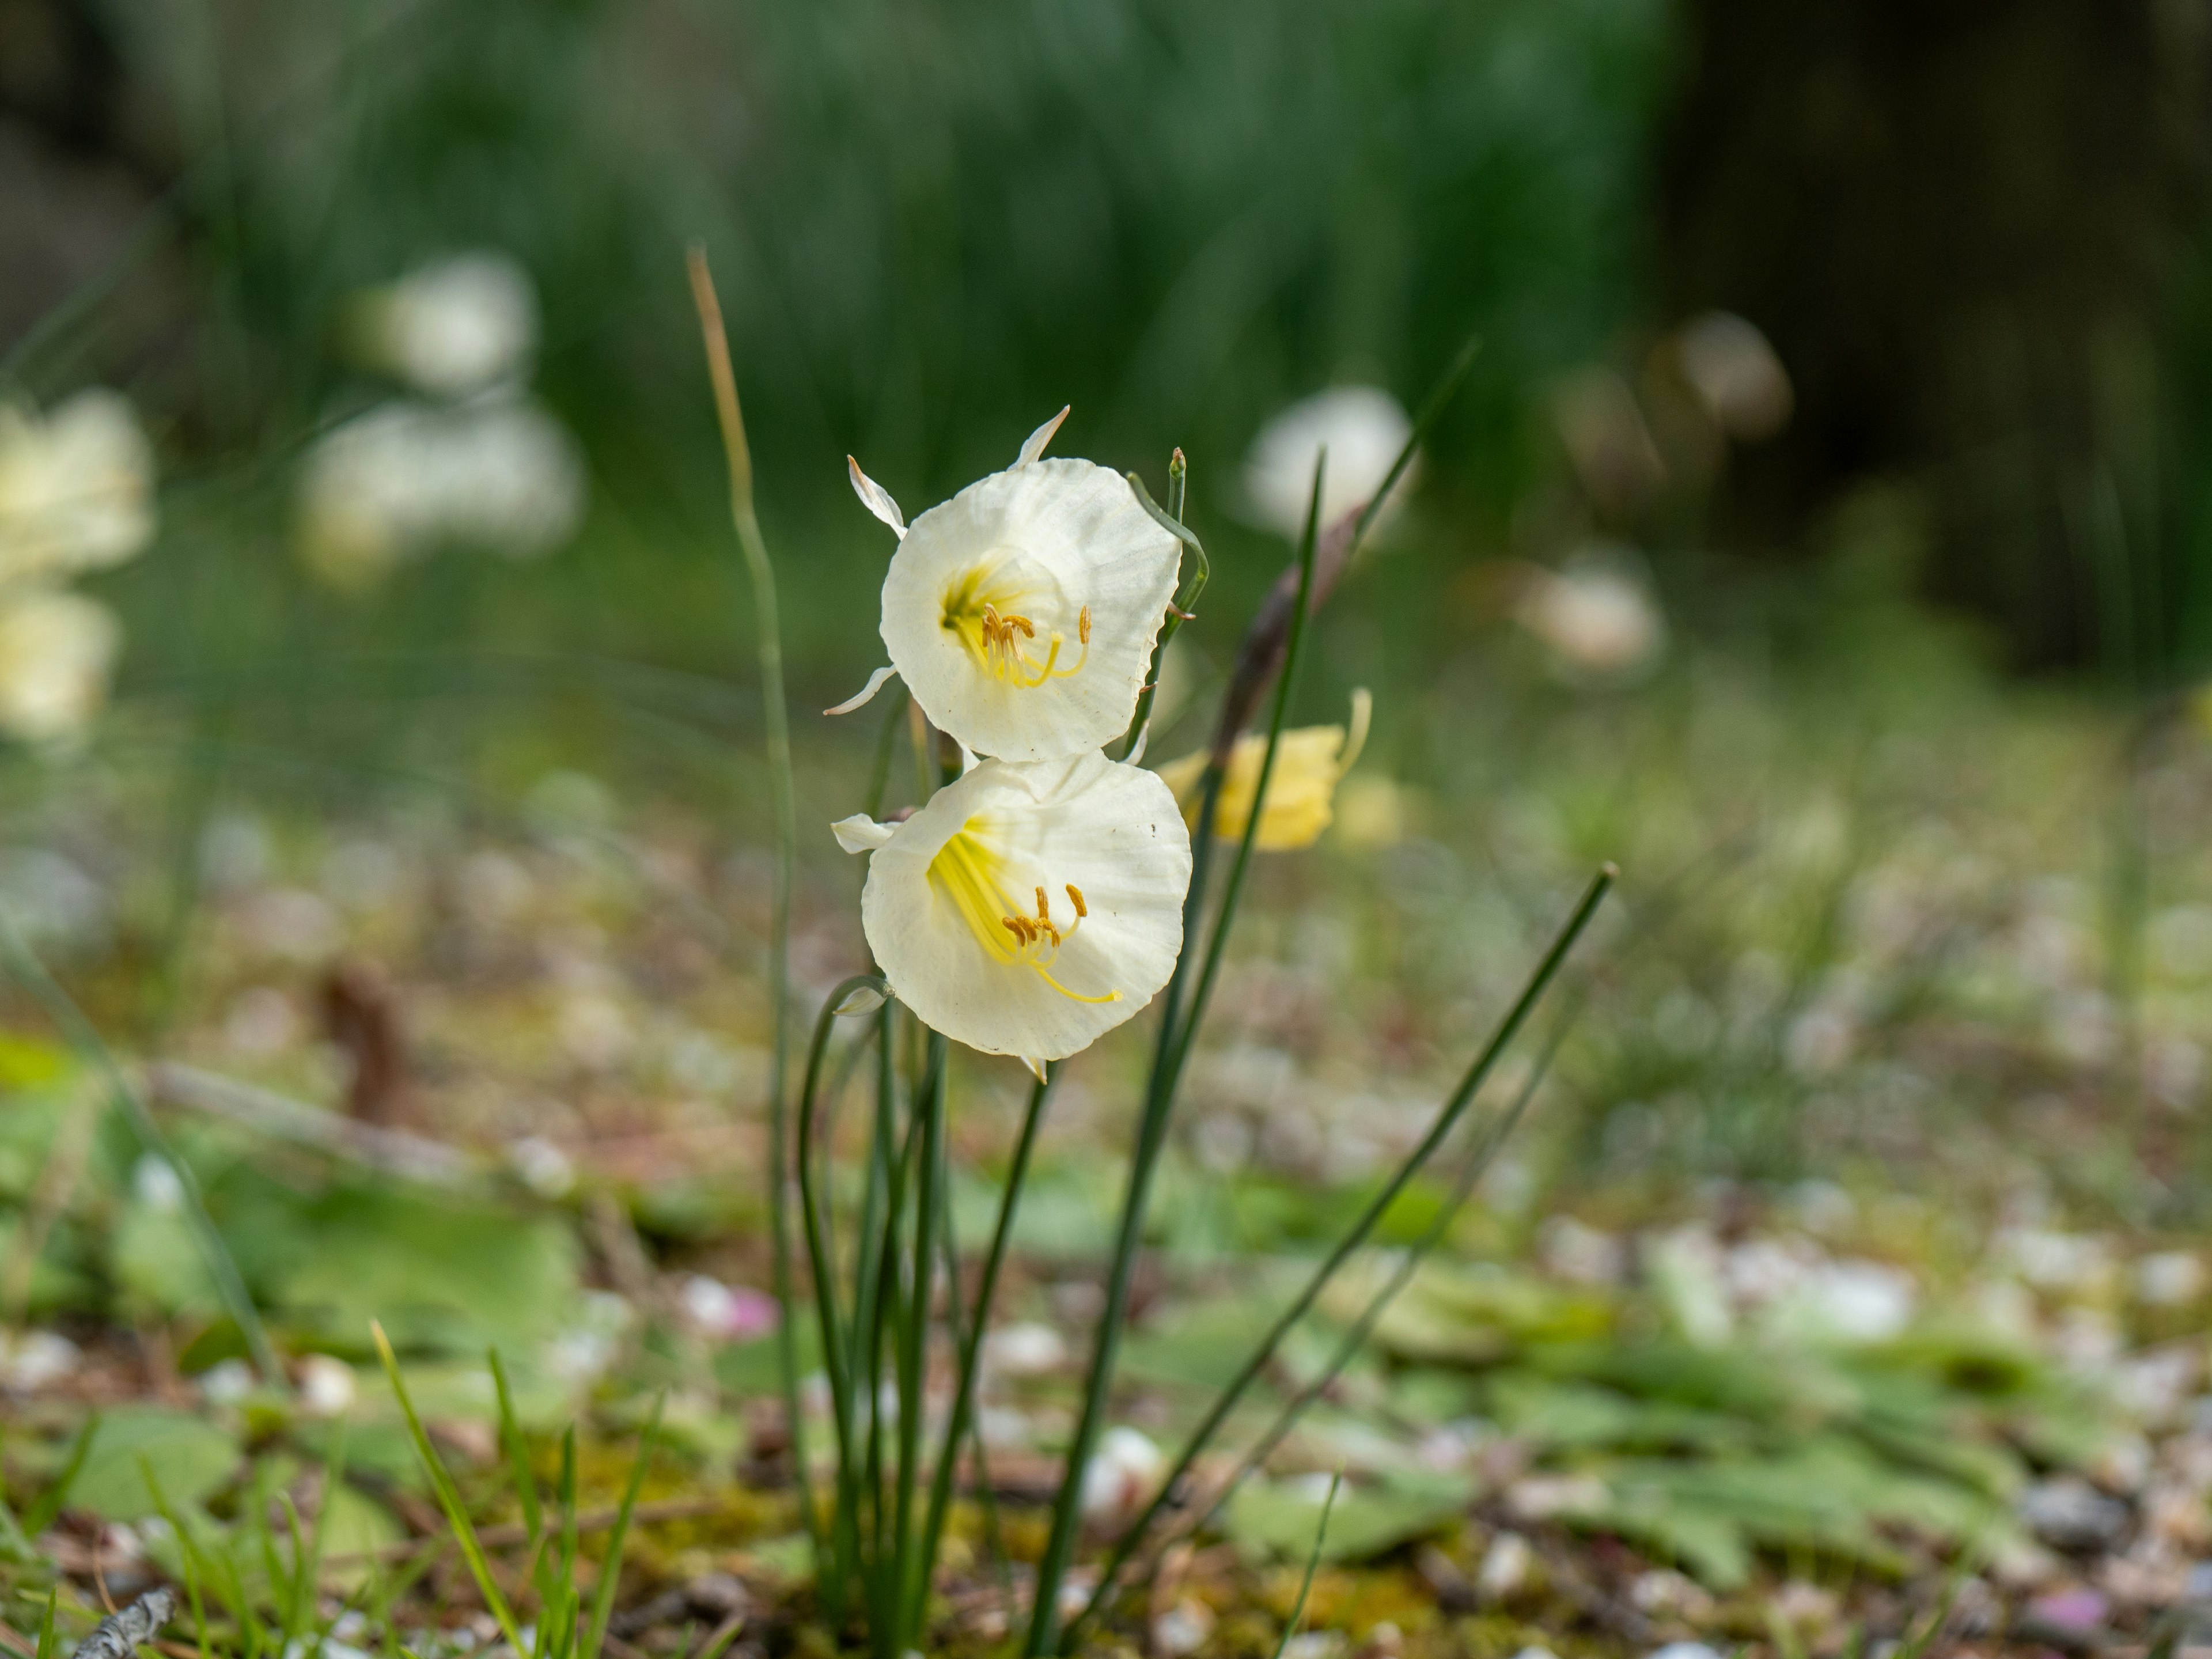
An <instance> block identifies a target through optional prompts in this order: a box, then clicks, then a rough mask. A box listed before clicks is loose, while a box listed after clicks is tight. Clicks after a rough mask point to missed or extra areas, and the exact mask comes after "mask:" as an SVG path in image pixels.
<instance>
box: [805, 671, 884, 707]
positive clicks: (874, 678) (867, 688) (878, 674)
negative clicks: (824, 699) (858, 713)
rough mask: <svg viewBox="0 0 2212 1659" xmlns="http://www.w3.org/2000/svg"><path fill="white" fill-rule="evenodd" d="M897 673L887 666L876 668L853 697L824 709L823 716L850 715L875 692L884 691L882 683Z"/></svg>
mask: <svg viewBox="0 0 2212 1659" xmlns="http://www.w3.org/2000/svg"><path fill="white" fill-rule="evenodd" d="M897 672H898V670H897V669H896V668H891V667H888V666H886V667H883V668H878V670H876V671H875V672H874V673H872V674H871V675H869V676H868V683H867V684H866V685H864V686H862V687H861V688H860V690H859V691H858V692H857V693H856V694H855V695H854V696H849V697H848V698H846V699H845V701H844V702H841V703H839V704H838V705H837V706H836V708H825V709H823V711H822V712H823V714H851V713H852V712H853V711H854V709H855V708H860V705H861V704H863V703H865V702H867V700H868V699H869V698H871V697H872V696H875V695H876V693H877V692H878V691H880V690H883V689H884V682H885V681H886V680H888V679H890V677H891V676H892V675H894V674H896V673H897Z"/></svg>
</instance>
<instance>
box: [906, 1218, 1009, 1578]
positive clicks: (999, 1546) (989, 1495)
mask: <svg viewBox="0 0 2212 1659" xmlns="http://www.w3.org/2000/svg"><path fill="white" fill-rule="evenodd" d="M946 1178H947V1179H948V1180H949V1179H950V1178H951V1177H950V1176H947V1177H946ZM940 1242H941V1243H942V1246H943V1249H944V1252H945V1317H946V1319H947V1321H948V1322H950V1324H951V1328H952V1334H953V1340H954V1343H955V1346H956V1349H957V1344H958V1340H959V1336H960V1333H961V1332H962V1331H963V1330H965V1329H966V1328H968V1327H967V1322H968V1316H967V1314H966V1313H965V1312H964V1311H963V1310H962V1307H961V1304H960V1298H961V1297H962V1296H963V1294H964V1293H965V1292H964V1291H963V1281H962V1279H961V1274H960V1242H959V1240H958V1239H957V1238H955V1237H953V1236H952V1206H951V1205H950V1204H947V1205H946V1206H945V1231H944V1233H943V1234H942V1235H941V1240H940ZM948 1443H949V1442H948ZM968 1455H969V1457H971V1458H973V1459H974V1460H975V1498H976V1507H977V1508H978V1509H980V1510H982V1512H983V1546H984V1547H985V1548H986V1549H987V1550H988V1551H989V1552H990V1555H991V1564H992V1565H993V1566H994V1567H996V1568H997V1569H998V1577H999V1588H1000V1589H1002V1590H1005V1591H1006V1593H1007V1594H1008V1595H1012V1594H1013V1588H1014V1581H1013V1573H1012V1570H1011V1568H1010V1567H1009V1566H1008V1565H1007V1564H1008V1560H1009V1557H1008V1556H1007V1554H1006V1533H1005V1530H1004V1529H1003V1528H1001V1527H1000V1524H999V1499H998V1494H997V1493H996V1492H994V1491H993V1489H992V1486H991V1453H990V1448H989V1447H987V1446H986V1445H985V1444H984V1443H983V1425H981V1423H980V1422H979V1421H977V1420H976V1419H975V1415H974V1413H969V1419H968ZM924 1571H925V1572H926V1573H927V1575H928V1578H929V1582H931V1583H934V1582H935V1580H936V1576H937V1556H936V1554H935V1553H934V1551H933V1553H931V1554H930V1556H929V1557H928V1559H927V1565H926V1567H925V1568H924Z"/></svg>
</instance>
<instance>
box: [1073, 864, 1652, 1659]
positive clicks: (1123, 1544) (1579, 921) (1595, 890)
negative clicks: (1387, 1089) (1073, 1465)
mask: <svg viewBox="0 0 2212 1659" xmlns="http://www.w3.org/2000/svg"><path fill="white" fill-rule="evenodd" d="M1618 876H1619V872H1617V871H1616V870H1615V869H1614V868H1613V866H1611V865H1609V864H1608V865H1607V866H1604V867H1603V868H1601V870H1600V871H1599V872H1597V874H1596V875H1595V877H1593V878H1591V881H1590V884H1589V886H1588V887H1586V888H1584V889H1583V896H1582V898H1581V900H1580V902H1577V904H1576V906H1575V908H1574V911H1573V913H1572V914H1571V915H1570V916H1569V917H1568V919H1567V921H1566V924H1565V926H1564V927H1561V928H1560V930H1559V933H1558V934H1557V935H1556V936H1554V938H1553V940H1552V945H1551V948H1550V949H1549V950H1547V951H1546V952H1545V953H1544V957H1543V959H1542V960H1541V962H1539V963H1537V965H1536V968H1535V970H1534V972H1533V973H1531V974H1530V975H1529V976H1528V981H1527V982H1526V983H1525V984H1523V985H1522V988H1521V994H1520V995H1519V996H1518V997H1516V999H1515V1000H1514V1003H1513V1006H1512V1007H1511V1008H1510V1010H1508V1011H1507V1012H1506V1015H1505V1018H1504V1019H1503V1020H1501V1021H1500V1022H1499V1023H1498V1028H1497V1030H1494V1031H1493V1032H1492V1034H1491V1037H1490V1040H1489V1042H1486V1043H1485V1044H1484V1045H1483V1048H1482V1051H1481V1053H1480V1054H1477V1055H1476V1056H1475V1059H1474V1063H1473V1064H1472V1065H1470V1066H1468V1070H1467V1073H1466V1075H1465V1076H1463V1077H1462V1078H1461V1079H1460V1082H1459V1086H1458V1087H1457V1088H1455V1089H1454V1090H1453V1091H1452V1093H1451V1096H1450V1097H1449V1099H1447V1100H1446V1101H1445V1102H1444V1104H1443V1108H1442V1109H1440V1110H1439V1111H1438V1112H1437V1115H1436V1118H1435V1120H1434V1121H1432V1122H1431V1124H1430V1126H1429V1129H1428V1133H1426V1134H1425V1135H1423V1136H1422V1138H1421V1140H1420V1144H1419V1145H1418V1146H1415V1147H1414V1148H1413V1151H1412V1152H1409V1153H1407V1156H1406V1158H1405V1159H1404V1160H1403V1161H1402V1162H1401V1164H1399V1166H1398V1168H1397V1170H1396V1171H1395V1173H1394V1174H1393V1175H1392V1176H1391V1177H1390V1179H1389V1182H1386V1183H1384V1185H1383V1188H1382V1190H1380V1191H1379V1192H1377V1193H1376V1194H1375V1196H1374V1197H1373V1198H1372V1199H1370V1200H1369V1201H1368V1204H1367V1206H1366V1208H1365V1209H1364V1210H1363V1211H1362V1212H1360V1215H1359V1218H1358V1220H1357V1221H1355V1222H1354V1223H1353V1224H1352V1227H1351V1229H1350V1230H1349V1231H1347V1232H1346V1233H1345V1235H1344V1236H1343V1237H1341V1238H1340V1239H1339V1240H1338V1241H1337V1243H1336V1244H1335V1245H1334V1248H1332V1249H1331V1250H1330V1251H1329V1253H1328V1255H1327V1256H1326V1257H1324V1258H1323V1259H1322V1263H1321V1265H1320V1266H1319V1267H1316V1269H1315V1270H1314V1273H1313V1275H1312V1277H1310V1279H1307V1281H1306V1284H1305V1286H1304V1289H1303V1290H1301V1291H1299V1292H1298V1294H1297V1297H1295V1298H1294V1299H1293V1300H1292V1301H1291V1304H1290V1306H1289V1307H1287V1308H1286V1309H1285V1310H1283V1312H1282V1313H1281V1314H1279V1315H1278V1316H1276V1319H1275V1321H1274V1322H1273V1324H1272V1325H1270V1326H1269V1327H1268V1328H1267V1334H1266V1335H1264V1336H1263V1337H1261V1339H1260V1342H1259V1344H1258V1346H1256V1347H1255V1348H1254V1350H1253V1351H1252V1352H1251V1354H1250V1356H1249V1358H1246V1360H1245V1362H1244V1363H1243V1365H1241V1366H1240V1367H1239V1368H1238V1369H1237V1374H1236V1376H1233V1377H1232V1378H1231V1380H1230V1382H1229V1383H1228V1385H1227V1386H1226V1387H1225V1388H1224V1389H1222V1391H1221V1392H1220V1394H1219V1395H1217V1396H1216V1397H1215V1399H1214V1402H1213V1404H1212V1406H1211V1407H1209V1408H1208V1409H1207V1411H1206V1415H1205V1417H1204V1418H1202V1419H1200V1422H1199V1425H1198V1426H1197V1427H1196V1428H1194V1430H1192V1431H1191V1433H1190V1436H1189V1437H1188V1439H1187V1440H1186V1441H1185V1442H1184V1443H1183V1449H1182V1453H1181V1454H1180V1455H1178V1456H1177V1457H1176V1462H1175V1463H1174V1465H1173V1466H1172V1467H1171V1468H1170V1470H1169V1471H1168V1474H1167V1478H1166V1479H1165V1480H1163V1481H1162V1482H1161V1483H1160V1485H1159V1488H1158V1492H1156V1493H1155V1494H1154V1496H1153V1498H1152V1502H1151V1503H1149V1504H1146V1506H1145V1508H1144V1510H1142V1511H1141V1512H1140V1513H1139V1515H1138V1516H1137V1518H1136V1520H1135V1521H1133V1522H1131V1523H1130V1525H1129V1527H1128V1528H1127V1530H1126V1531H1124V1532H1123V1533H1122V1534H1121V1537H1120V1539H1118V1540H1117V1541H1115V1546H1114V1548H1113V1550H1112V1552H1111V1553H1109V1557H1108V1559H1107V1563H1106V1565H1105V1566H1104V1568H1103V1570H1102V1571H1101V1572H1100V1574H1099V1579H1098V1587H1097V1589H1095V1590H1093V1591H1092V1592H1091V1600H1090V1601H1089V1602H1088V1604H1086V1605H1085V1607H1084V1609H1083V1612H1082V1613H1080V1614H1079V1616H1078V1617H1077V1618H1076V1619H1075V1620H1074V1621H1073V1623H1071V1624H1070V1625H1069V1626H1068V1630H1067V1635H1068V1638H1069V1639H1071V1640H1072V1639H1073V1637H1074V1635H1075V1633H1076V1632H1078V1631H1079V1630H1080V1629H1081V1628H1082V1627H1083V1626H1084V1625H1085V1624H1086V1623H1087V1622H1088V1621H1089V1620H1091V1618H1092V1617H1094V1616H1095V1615H1096V1614H1097V1612H1098V1610H1099V1608H1100V1607H1102V1606H1103V1604H1104V1601H1105V1598H1106V1597H1107V1596H1108V1595H1109V1594H1111V1592H1112V1587H1113V1585H1114V1583H1115V1575H1116V1573H1118V1571H1120V1569H1121V1565H1123V1564H1124V1563H1125V1562H1127V1559H1129V1556H1130V1555H1131V1553H1133V1552H1134V1550H1135V1549H1136V1547H1137V1546H1138V1544H1139V1542H1140V1541H1142V1539H1143V1537H1144V1535H1145V1533H1146V1529H1147V1528H1150V1527H1151V1525H1152V1522H1153V1521H1154V1520H1155V1519H1157V1518H1158V1516H1159V1513H1160V1511H1161V1510H1162V1509H1164V1507H1165V1506H1166V1504H1167V1503H1168V1500H1169V1498H1170V1495H1171V1494H1173V1493H1174V1492H1176V1491H1177V1490H1178V1489H1179V1488H1180V1487H1181V1486H1182V1480H1183V1477H1184V1476H1185V1475H1187V1474H1189V1473H1190V1471H1191V1468H1192V1466H1193V1465H1194V1464H1195V1463H1196V1462H1198V1459H1199V1458H1200V1455H1202V1454H1203V1453H1204V1452H1205V1450H1206V1446H1207V1445H1208V1444H1209V1443H1211V1442H1212V1438H1213V1437H1214V1435H1215V1434H1216V1433H1218V1431H1219V1430H1220V1428H1221V1425H1222V1424H1224V1423H1225V1422H1226V1421H1227V1420H1228V1418H1229V1414H1230V1413H1231V1412H1232V1411H1234V1410H1235V1409H1236V1407H1237V1402H1238V1401H1241V1400H1242V1399H1243V1396H1244V1393H1245V1390H1246V1389H1249V1388H1250V1387H1251V1386H1252V1384H1253V1383H1254V1382H1255V1381H1256V1380H1257V1379H1258V1377H1259V1376H1260V1375H1261V1372H1263V1371H1264V1370H1266V1369H1267V1366H1268V1364H1270V1363H1271V1362H1272V1361H1273V1358H1274V1354H1275V1351H1276V1349H1277V1348H1278V1347H1279V1346H1281V1343H1282V1340H1283V1339H1284V1338H1285V1336H1287V1335H1288V1334H1290V1332H1291V1329H1292V1328H1294V1327H1295V1326H1296V1325H1297V1324H1298V1322H1300V1321H1301V1320H1303V1319H1304V1317H1305V1316H1306V1315H1307V1313H1308V1312H1309V1311H1310V1310H1311V1309H1312V1307H1313V1305H1314V1304H1315V1303H1316V1301H1318V1300H1319V1299H1320V1297H1321V1293H1322V1291H1323V1290H1324V1289H1326V1288H1327V1287H1328V1283H1329V1281H1330V1280H1331V1279H1334V1278H1335V1276H1336V1274H1337V1273H1338V1272H1339V1270H1340V1269H1341V1268H1342V1267H1343V1266H1344V1264H1345V1263H1346V1261H1349V1260H1350V1259H1351V1257H1352V1253H1353V1252H1354V1251H1355V1250H1357V1249H1359V1248H1360V1246H1361V1245H1363V1244H1364V1243H1366V1241H1367V1239H1368V1237H1369V1236H1370V1234H1372V1233H1373V1232H1374V1231H1375V1229H1376V1225H1378V1224H1379V1223H1380V1222H1381V1221H1382V1219H1383V1216H1384V1215H1385V1214H1387V1213H1388V1212H1389V1208H1390V1206H1392V1205H1393V1204H1394V1203H1395V1202H1396V1201H1397V1199H1398V1195H1399V1194H1401V1193H1402V1192H1404V1191H1405V1189H1406V1188H1407V1184H1408V1183H1409V1182H1412V1180H1413V1177H1414V1176H1417V1175H1418V1174H1419V1173H1420V1171H1421V1170H1422V1169H1423V1167H1424V1166H1425V1165H1426V1164H1427V1163H1428V1161H1429V1160H1430V1158H1433V1157H1434V1156H1435V1155H1436V1152H1437V1148H1438V1147H1439V1146H1442V1145H1443V1142H1444V1140H1445V1139H1446V1138H1447V1137H1448V1136H1449V1134H1450V1133H1451V1132H1452V1130H1453V1129H1454V1128H1455V1127H1457V1125H1458V1123H1459V1121H1460V1118H1461V1116H1462V1115H1463V1114H1464V1113H1465V1112H1466V1110H1467V1109H1468V1105H1469V1104H1470V1103H1472V1102H1473V1101H1474V1097H1475V1096H1476V1095H1477V1094H1478V1093H1479V1092H1480V1091H1481V1088H1482V1085H1483V1084H1484V1083H1485V1082H1486V1080H1487V1079H1489V1076H1490V1073H1491V1072H1492V1070H1493V1069H1494V1068H1495V1067H1496V1066H1497V1064H1498V1060H1500V1059H1501V1058H1502V1057H1503V1056H1504V1053H1505V1050H1506V1048H1508V1047H1509V1046H1510V1044H1511V1043H1512V1042H1513V1039H1514V1038H1515V1037H1516V1036H1518V1035H1519V1034H1520V1031H1521V1028H1522V1026H1523V1025H1524V1024H1527V1023H1528V1017H1529V1016H1530V1014H1532V1013H1533V1012H1534V1011H1535V1007H1536V1005H1537V1003H1538V1002H1540V1001H1541V1000H1542V999H1543V996H1544V993H1545V992H1546V991H1547V989H1548V988H1549V987H1550V986H1551V983H1552V981H1553V980H1554V979H1555V978H1557V977H1558V975H1559V970H1560V969H1561V968H1562V967H1564V966H1565V963H1566V959H1567V957H1568V954H1569V953H1570V952H1571V951H1573V949H1574V947H1575V945H1576V943H1577V941H1578V940H1579V939H1581V938H1582V935H1583V930H1584V929H1585V928H1587V927H1589V923H1590V919H1591V918H1592V917H1593V916H1595V915H1596V914H1597V909H1598V906H1599V905H1600V904H1601V903H1602V902H1604V899H1605V896H1606V894H1607V892H1608V891H1610V890H1612V887H1613V882H1614V881H1615V880H1616V879H1617V878H1618Z"/></svg>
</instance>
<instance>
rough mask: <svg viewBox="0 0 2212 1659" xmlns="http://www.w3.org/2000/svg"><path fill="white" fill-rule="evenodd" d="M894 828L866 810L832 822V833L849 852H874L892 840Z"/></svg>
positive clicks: (830, 828) (838, 842) (830, 831)
mask: <svg viewBox="0 0 2212 1659" xmlns="http://www.w3.org/2000/svg"><path fill="white" fill-rule="evenodd" d="M894 828H895V826H894V825H891V824H888V823H877V822H876V821H875V820H874V819H873V818H872V817H869V816H868V815H867V814H866V812H855V813H854V814H853V816H852V817H849V818H839V819H838V820H837V822H836V823H833V824H831V825H830V826H829V833H830V834H831V835H833V836H836V837H837V845H838V846H840V847H842V848H844V849H845V850H846V851H847V852H848V853H872V852H874V851H875V850H876V848H878V847H881V846H884V844H886V843H887V842H889V841H890V838H891V833H892V830H893V829H894Z"/></svg>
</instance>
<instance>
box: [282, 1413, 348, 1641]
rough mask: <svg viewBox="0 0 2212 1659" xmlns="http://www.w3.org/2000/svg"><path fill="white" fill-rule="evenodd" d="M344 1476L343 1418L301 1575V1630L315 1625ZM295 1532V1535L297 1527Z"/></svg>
mask: <svg viewBox="0 0 2212 1659" xmlns="http://www.w3.org/2000/svg"><path fill="white" fill-rule="evenodd" d="M345 1472H346V1425H345V1419H343V1418H340V1419H338V1420H337V1423H336V1424H335V1425H333V1427H332V1429H331V1449H330V1452H329V1455H326V1456H325V1458H324V1459H323V1501H322V1504H321V1505H320V1506H319V1508H318V1509H317V1510H315V1530H314V1532H313V1534H312V1535H310V1537H309V1538H308V1540H307V1569H306V1571H304V1572H302V1573H301V1575H300V1582H301V1590H300V1596H301V1601H302V1603H303V1613H304V1614H305V1617H303V1619H302V1620H301V1626H302V1628H307V1627H308V1626H312V1624H313V1620H314V1613H315V1597H316V1595H317V1593H318V1592H319V1590H320V1589H321V1588H322V1577H323V1555H324V1552H325V1548H326V1547H327V1546H328V1544H329V1541H330V1525H331V1507H332V1506H333V1505H334V1504H336V1503H337V1496H338V1492H339V1491H340V1489H341V1488H342V1487H343V1486H344V1485H345ZM294 1530H295V1535H296V1533H297V1528H296V1526H295V1529H294ZM295 1547H296V1546H295ZM295 1559H296V1557H295Z"/></svg>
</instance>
